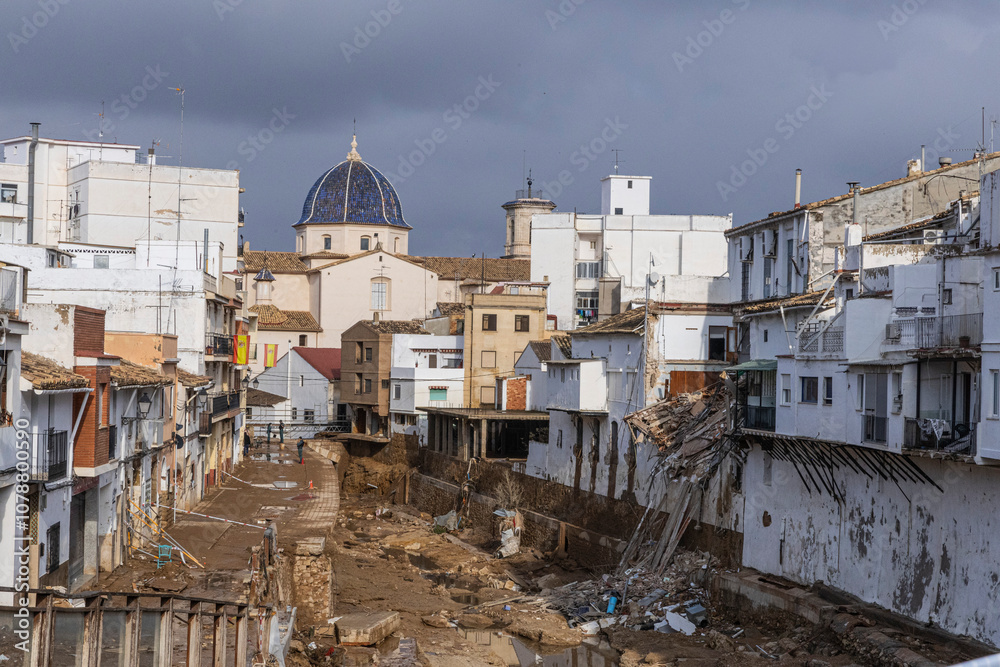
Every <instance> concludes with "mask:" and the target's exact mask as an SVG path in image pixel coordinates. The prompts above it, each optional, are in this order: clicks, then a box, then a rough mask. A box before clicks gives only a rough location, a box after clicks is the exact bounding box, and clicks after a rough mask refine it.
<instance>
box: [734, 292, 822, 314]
mask: <svg viewBox="0 0 1000 667" xmlns="http://www.w3.org/2000/svg"><path fill="white" fill-rule="evenodd" d="M824 293H825V290H817V291H815V292H809V293H807V294H793V295H792V296H786V297H781V298H778V299H765V300H763V301H749V302H746V303H745V304H739V303H737V304H734V306H735V307H736V308H740V309H742V311H743V312H744V313H748V314H752V313H766V312H770V311H772V310H778V309H780V308H782V307H784V308H801V307H803V306H815V305H816V304H818V303H819V302H820V299H822V298H823V294H824ZM833 301H834V296H833V292H832V291H831V292H830V294H829V296H828V297H827V302H828V303H833Z"/></svg>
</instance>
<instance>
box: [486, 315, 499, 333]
mask: <svg viewBox="0 0 1000 667" xmlns="http://www.w3.org/2000/svg"><path fill="white" fill-rule="evenodd" d="M496 330H497V316H496V315H488V314H485V313H484V314H483V331H496Z"/></svg>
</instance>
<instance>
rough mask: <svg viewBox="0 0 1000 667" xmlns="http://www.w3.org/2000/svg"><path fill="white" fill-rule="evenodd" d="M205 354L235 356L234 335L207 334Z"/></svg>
mask: <svg viewBox="0 0 1000 667" xmlns="http://www.w3.org/2000/svg"><path fill="white" fill-rule="evenodd" d="M205 354H211V355H215V356H223V357H231V356H233V337H232V336H229V335H226V334H213V333H210V334H205Z"/></svg>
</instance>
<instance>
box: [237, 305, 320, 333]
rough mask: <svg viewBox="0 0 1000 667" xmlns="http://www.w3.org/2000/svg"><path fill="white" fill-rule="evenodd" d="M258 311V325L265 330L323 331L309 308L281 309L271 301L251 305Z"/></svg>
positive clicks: (251, 307) (253, 310) (253, 309)
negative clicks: (270, 302)
mask: <svg viewBox="0 0 1000 667" xmlns="http://www.w3.org/2000/svg"><path fill="white" fill-rule="evenodd" d="M250 312H253V313H257V327H258V328H259V329H263V330H265V331H322V328H320V326H319V322H317V321H316V318H315V317H313V316H312V313H310V312H309V311H308V310H281V309H280V308H278V307H277V306H274V305H271V304H269V303H265V304H257V305H256V306H250Z"/></svg>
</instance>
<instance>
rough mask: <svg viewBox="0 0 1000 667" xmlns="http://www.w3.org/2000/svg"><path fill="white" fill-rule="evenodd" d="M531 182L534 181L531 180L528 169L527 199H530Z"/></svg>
mask: <svg viewBox="0 0 1000 667" xmlns="http://www.w3.org/2000/svg"><path fill="white" fill-rule="evenodd" d="M532 183H534V181H532V180H531V170H530V169H529V170H528V199H531V184H532Z"/></svg>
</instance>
